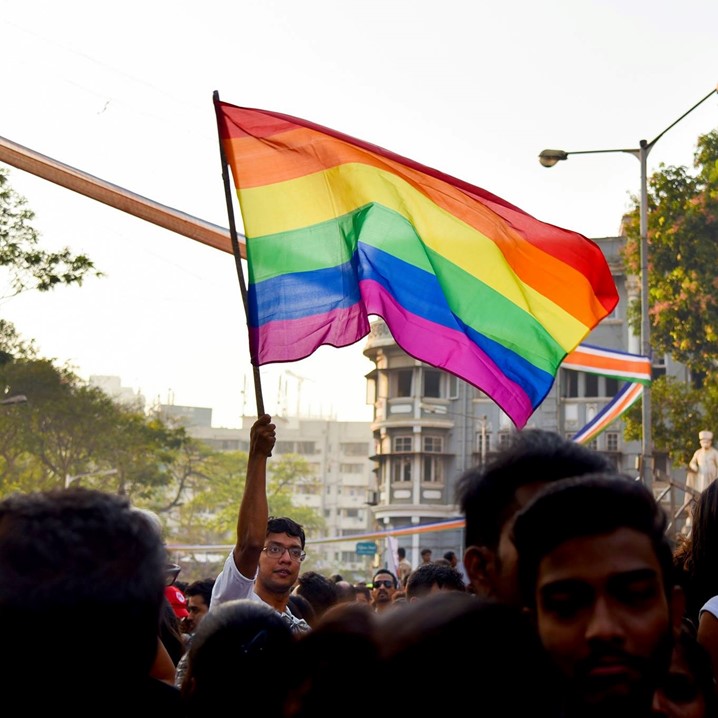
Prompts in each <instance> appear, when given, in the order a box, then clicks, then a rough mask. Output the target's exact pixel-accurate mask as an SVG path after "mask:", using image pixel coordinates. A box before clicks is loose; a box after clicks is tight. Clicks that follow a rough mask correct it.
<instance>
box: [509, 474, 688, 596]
mask: <svg viewBox="0 0 718 718" xmlns="http://www.w3.org/2000/svg"><path fill="white" fill-rule="evenodd" d="M666 527H667V516H666V514H665V512H664V511H663V509H662V508H661V507H660V506H659V505H658V503H657V502H656V501H655V499H654V497H653V494H652V493H651V491H650V490H648V489H647V488H646V487H645V486H644V485H643V484H642V483H640V482H639V481H635V480H634V479H632V478H631V477H628V476H624V475H617V474H589V475H586V476H578V477H574V478H570V479H564V480H562V481H558V482H555V483H552V484H549V485H548V486H546V487H545V488H544V489H543V490H542V491H541V492H539V493H538V494H537V495H536V496H535V497H534V498H533V500H532V501H530V502H529V503H528V504H527V505H526V506H525V507H524V508H523V510H522V511H521V512H519V514H518V515H517V517H516V521H515V523H514V526H513V541H514V544H515V545H516V550H517V551H518V555H519V584H520V588H521V595H522V598H523V601H524V603H525V605H528V606H532V605H534V602H535V596H534V590H535V585H536V577H537V572H538V567H539V564H540V563H541V560H542V559H543V558H544V557H545V556H546V555H547V554H548V553H550V552H551V551H553V550H554V549H555V548H556V547H557V546H559V545H560V544H562V543H564V542H566V541H569V540H571V539H574V538H578V537H585V536H598V535H604V534H608V533H611V532H613V531H615V530H617V529H621V528H629V529H634V530H636V531H638V532H640V533H643V534H645V535H646V536H647V537H648V538H649V539H650V541H651V544H652V546H653V548H654V550H655V552H656V557H657V558H658V561H659V563H660V565H661V568H662V571H663V579H664V582H665V586H666V589H668V587H669V586H670V585H672V582H673V576H674V573H673V556H672V549H671V545H670V542H669V539H668V537H667V536H666Z"/></svg>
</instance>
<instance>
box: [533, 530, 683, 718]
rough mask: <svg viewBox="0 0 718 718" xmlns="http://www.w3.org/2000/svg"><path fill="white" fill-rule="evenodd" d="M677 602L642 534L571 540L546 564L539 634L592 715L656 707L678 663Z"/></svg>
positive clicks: (539, 595) (539, 591)
mask: <svg viewBox="0 0 718 718" xmlns="http://www.w3.org/2000/svg"><path fill="white" fill-rule="evenodd" d="M677 604H678V602H676V605H675V606H672V605H671V602H670V601H669V598H668V597H667V596H666V593H665V590H664V587H663V576H662V571H661V566H660V564H659V562H658V559H657V557H656V555H655V551H654V550H653V547H652V546H651V543H650V540H649V539H648V537H647V536H646V535H645V534H643V533H640V532H638V531H636V530H634V529H628V528H620V529H617V530H615V531H613V532H611V533H608V534H604V535H599V536H585V537H578V538H574V539H570V540H569V541H565V542H564V543H562V544H560V545H559V546H558V547H557V548H556V549H554V550H553V551H552V552H550V553H549V554H547V555H546V556H545V557H544V558H543V560H542V561H541V563H540V564H539V570H538V576H537V585H536V616H535V618H536V623H537V628H538V633H539V636H540V638H541V642H542V643H543V645H544V647H545V648H546V650H547V651H548V653H549V654H550V655H551V657H552V658H553V661H554V663H555V664H556V666H557V667H558V669H559V671H560V673H561V675H562V676H563V678H564V679H565V681H566V688H567V695H568V696H569V699H570V700H572V701H575V702H576V704H577V705H578V706H579V707H582V708H583V710H584V715H591V714H593V711H596V712H598V713H600V715H612V714H615V715H621V714H622V713H621V711H625V710H626V709H627V708H632V709H635V710H636V711H638V710H645V707H646V705H648V706H650V705H651V697H652V694H653V692H654V690H655V687H656V685H657V676H658V675H659V673H660V671H662V670H665V668H666V667H667V666H668V663H669V661H670V656H671V646H672V640H673V635H674V631H675V630H677V625H678V622H679V621H680V610H682V608H680V610H679V609H678V605H677ZM579 713H580V710H579ZM636 714H638V713H636Z"/></svg>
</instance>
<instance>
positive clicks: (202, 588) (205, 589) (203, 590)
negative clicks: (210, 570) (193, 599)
mask: <svg viewBox="0 0 718 718" xmlns="http://www.w3.org/2000/svg"><path fill="white" fill-rule="evenodd" d="M214 582H215V579H214V578H200V579H199V580H197V581H192V583H190V584H189V586H187V588H186V589H185V591H184V594H185V596H187V597H189V596H202V599H203V600H204V602H205V604H207V606H208V607H209V604H210V603H211V601H212V588H213V587H214Z"/></svg>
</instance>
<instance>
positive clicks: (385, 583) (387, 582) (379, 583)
mask: <svg viewBox="0 0 718 718" xmlns="http://www.w3.org/2000/svg"><path fill="white" fill-rule="evenodd" d="M372 586H373V587H374V588H381V587H382V586H384V588H394V582H393V581H390V580H389V579H386V580H385V581H374V583H373V584H372Z"/></svg>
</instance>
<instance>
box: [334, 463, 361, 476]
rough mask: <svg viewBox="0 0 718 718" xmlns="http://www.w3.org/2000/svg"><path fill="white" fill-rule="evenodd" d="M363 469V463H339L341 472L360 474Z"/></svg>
mask: <svg viewBox="0 0 718 718" xmlns="http://www.w3.org/2000/svg"><path fill="white" fill-rule="evenodd" d="M362 471H364V464H339V473H341V474H361V473H362Z"/></svg>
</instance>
